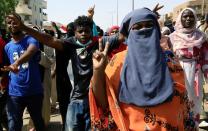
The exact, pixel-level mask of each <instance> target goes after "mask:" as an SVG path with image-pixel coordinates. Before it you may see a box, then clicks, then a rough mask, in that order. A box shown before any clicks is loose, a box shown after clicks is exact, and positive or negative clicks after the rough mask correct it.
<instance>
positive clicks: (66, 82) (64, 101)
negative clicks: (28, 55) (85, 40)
mask: <svg viewBox="0 0 208 131" xmlns="http://www.w3.org/2000/svg"><path fill="white" fill-rule="evenodd" d="M53 27H54V28H55V30H56V32H57V34H58V38H61V34H60V30H59V29H58V28H57V26H56V24H55V23H53ZM73 36H74V23H73V22H71V23H69V24H68V25H67V38H70V37H73ZM69 60H70V55H69V53H67V52H63V51H60V50H57V49H56V65H55V68H54V71H55V72H53V74H54V73H55V77H56V90H57V98H58V102H59V110H60V113H61V118H62V123H63V126H62V127H63V128H62V130H63V131H64V128H65V122H66V113H67V108H68V105H69V102H70V94H71V90H72V84H71V82H70V78H69V75H68V72H67V67H68V65H69ZM70 64H71V63H70ZM71 79H72V78H71Z"/></svg>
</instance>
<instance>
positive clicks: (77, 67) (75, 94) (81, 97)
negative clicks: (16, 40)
mask: <svg viewBox="0 0 208 131" xmlns="http://www.w3.org/2000/svg"><path fill="white" fill-rule="evenodd" d="M9 18H10V19H12V21H13V23H15V25H13V27H15V28H18V29H21V30H22V31H25V32H26V33H28V34H30V35H32V36H34V37H35V38H36V39H37V40H38V41H40V42H41V43H43V44H45V45H47V46H50V47H53V48H55V49H57V50H60V51H62V52H63V53H65V54H67V55H69V56H70V58H71V61H72V68H73V75H74V86H73V90H72V94H71V100H70V104H69V105H68V110H67V118H66V126H65V127H66V128H65V130H66V131H68V130H90V114H89V104H88V101H89V100H88V91H89V84H90V80H91V77H92V74H93V72H92V71H93V70H92V54H93V52H94V51H95V50H96V49H97V48H98V40H97V37H93V35H92V28H93V21H92V19H90V18H88V17H87V16H79V17H78V18H77V19H76V20H75V21H74V29H75V36H74V37H70V38H68V39H64V40H60V39H57V38H54V37H51V36H49V35H47V34H44V33H40V32H37V31H35V30H34V29H32V28H29V27H27V26H25V25H24V24H23V23H22V21H21V20H19V19H18V18H17V17H15V16H9ZM115 37H117V36H115ZM103 42H104V43H105V40H103ZM117 43H118V42H117ZM115 46H117V45H113V44H112V45H111V48H114V47H115ZM68 82H69V81H68Z"/></svg>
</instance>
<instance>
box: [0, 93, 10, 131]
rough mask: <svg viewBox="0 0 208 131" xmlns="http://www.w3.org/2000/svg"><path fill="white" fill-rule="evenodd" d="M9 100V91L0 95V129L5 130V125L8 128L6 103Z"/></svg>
mask: <svg viewBox="0 0 208 131" xmlns="http://www.w3.org/2000/svg"><path fill="white" fill-rule="evenodd" d="M6 101H7V93H6V92H5V93H4V94H2V95H1V96H0V131H3V126H4V127H5V128H6V129H7V128H8V125H7V122H8V121H7V115H6V109H5V105H6Z"/></svg>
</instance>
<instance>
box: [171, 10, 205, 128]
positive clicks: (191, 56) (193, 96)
mask: <svg viewBox="0 0 208 131" xmlns="http://www.w3.org/2000/svg"><path fill="white" fill-rule="evenodd" d="M196 22H197V16H196V13H195V11H194V10H193V9H191V8H186V9H184V10H182V11H181V13H180V15H179V16H178V18H177V20H176V25H175V32H173V33H172V34H171V35H170V41H171V44H172V48H173V51H174V54H175V56H176V57H177V58H178V59H179V61H180V64H181V66H182V68H183V70H184V73H185V83H186V89H187V91H188V98H189V101H190V102H191V103H192V105H191V106H190V111H191V112H190V113H191V114H192V117H193V119H194V120H195V124H196V126H198V124H199V119H200V118H199V117H200V112H201V105H202V97H203V93H202V90H203V87H202V82H203V77H202V76H203V74H204V76H205V79H206V80H207V75H208V70H207V69H208V66H207V62H208V58H207V55H208V45H207V40H206V36H205V34H204V33H203V32H201V31H199V30H198V29H197V28H196Z"/></svg>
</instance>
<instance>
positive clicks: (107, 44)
mask: <svg viewBox="0 0 208 131" xmlns="http://www.w3.org/2000/svg"><path fill="white" fill-rule="evenodd" d="M109 47H110V43H109V42H108V41H107V42H106V43H105V49H104V51H103V54H104V55H105V56H106V55H107V53H108V49H109Z"/></svg>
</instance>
